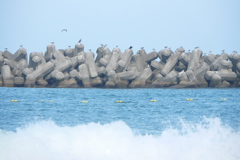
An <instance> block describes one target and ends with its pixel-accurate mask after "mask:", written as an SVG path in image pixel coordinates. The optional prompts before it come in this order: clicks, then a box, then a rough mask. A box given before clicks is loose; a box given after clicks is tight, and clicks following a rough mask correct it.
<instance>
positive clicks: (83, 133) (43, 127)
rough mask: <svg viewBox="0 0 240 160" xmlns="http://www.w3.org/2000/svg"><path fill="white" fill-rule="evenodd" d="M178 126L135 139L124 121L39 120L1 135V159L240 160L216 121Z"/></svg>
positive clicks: (239, 141) (237, 137)
mask: <svg viewBox="0 0 240 160" xmlns="http://www.w3.org/2000/svg"><path fill="white" fill-rule="evenodd" d="M180 123H181V125H182V128H181V129H175V128H172V127H169V128H168V129H165V130H164V131H163V132H162V133H161V134H160V135H157V136H156V135H151V134H146V135H141V134H135V133H134V132H133V131H132V129H131V128H130V127H129V126H128V125H127V124H126V123H124V122H123V121H117V122H112V123H108V124H104V125H103V124H100V123H89V124H85V125H77V126H74V127H68V126H63V127H60V126H58V125H56V124H55V122H54V121H51V120H49V121H40V122H36V123H32V124H29V125H27V126H25V127H24V128H17V130H16V132H12V131H4V130H0V159H10V160H15V159H18V160H32V159H35V160H43V159H44V160H79V159H90V160H94V159H97V160H99V159H100V160H101V159H102V160H108V159H109V160H118V159H119V160H122V159H126V160H134V159H138V160H146V159H158V160H159V159H163V160H175V159H178V160H188V159H189V160H190V159H191V160H192V159H195V160H196V159H201V160H202V159H205V160H206V159H207V160H208V159H209V160H214V159H216V160H221V159H231V160H235V159H236V160H237V159H240V153H239V151H238V149H239V148H240V133H239V132H236V131H233V130H232V129H231V128H230V127H228V126H224V125H222V123H221V120H220V119H219V118H209V119H208V118H205V119H204V120H203V121H202V122H199V123H197V124H192V123H187V122H185V121H184V120H181V121H180Z"/></svg>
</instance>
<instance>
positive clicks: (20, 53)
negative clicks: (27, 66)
mask: <svg viewBox="0 0 240 160" xmlns="http://www.w3.org/2000/svg"><path fill="white" fill-rule="evenodd" d="M21 59H27V50H26V49H25V48H19V49H18V50H17V51H16V52H15V54H14V55H13V56H12V60H14V61H16V62H19V61H20V60H21Z"/></svg>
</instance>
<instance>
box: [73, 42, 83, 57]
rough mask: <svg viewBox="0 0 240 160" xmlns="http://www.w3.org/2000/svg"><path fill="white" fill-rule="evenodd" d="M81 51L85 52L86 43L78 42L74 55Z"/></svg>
mask: <svg viewBox="0 0 240 160" xmlns="http://www.w3.org/2000/svg"><path fill="white" fill-rule="evenodd" d="M79 52H84V45H83V44H82V43H77V44H75V48H74V51H73V53H74V55H73V56H77V55H78V53H79Z"/></svg>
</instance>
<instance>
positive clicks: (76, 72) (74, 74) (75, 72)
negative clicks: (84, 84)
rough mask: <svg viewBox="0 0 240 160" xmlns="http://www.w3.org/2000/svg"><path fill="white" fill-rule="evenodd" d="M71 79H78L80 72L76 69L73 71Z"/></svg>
mask: <svg viewBox="0 0 240 160" xmlns="http://www.w3.org/2000/svg"><path fill="white" fill-rule="evenodd" d="M69 74H70V77H71V78H76V77H77V76H78V74H79V73H78V71H77V70H76V69H74V70H72V71H71V72H70V73H69Z"/></svg>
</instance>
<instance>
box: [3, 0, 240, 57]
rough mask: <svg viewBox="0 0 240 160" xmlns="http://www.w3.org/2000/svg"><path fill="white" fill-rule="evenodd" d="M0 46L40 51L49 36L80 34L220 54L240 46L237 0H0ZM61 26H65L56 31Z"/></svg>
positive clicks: (87, 39) (93, 45)
mask: <svg viewBox="0 0 240 160" xmlns="http://www.w3.org/2000/svg"><path fill="white" fill-rule="evenodd" d="M0 6H1V9H0V19H1V27H0V50H1V51H4V48H8V50H9V51H10V52H12V53H15V51H16V50H17V49H18V48H19V46H20V45H21V44H22V45H23V46H24V48H26V49H27V52H28V53H30V52H34V51H38V52H44V51H45V50H46V46H47V45H48V44H50V42H52V41H54V42H55V44H56V48H57V49H66V48H67V47H68V46H69V45H71V46H72V47H74V45H75V44H76V43H77V42H78V40H79V39H80V38H81V39H82V43H83V44H84V45H85V50H86V51H87V50H88V49H92V51H94V52H95V51H96V49H97V47H99V46H100V44H108V47H109V48H110V50H112V49H113V48H114V47H115V46H116V45H118V46H119V48H121V50H122V51H124V50H125V49H127V48H128V47H129V46H133V51H134V52H135V53H136V52H137V51H138V50H139V49H140V48H141V47H144V48H145V49H146V51H147V52H151V51H152V49H153V48H155V49H156V50H157V51H159V50H161V49H163V48H164V46H169V47H171V48H172V50H175V49H176V48H178V47H180V46H183V47H184V48H185V49H186V50H189V49H191V50H193V49H194V47H195V46H199V47H200V49H201V50H202V51H203V52H206V53H208V52H209V51H212V52H213V53H214V54H220V53H221V51H222V50H223V49H225V51H226V52H227V53H229V54H230V53H232V51H233V50H236V51H238V52H240V18H239V17H240V1H239V0H141V1H139V0H84V1H83V0H67V1H65V0H62V1H61V0H1V1H0ZM63 28H66V29H67V30H68V32H61V30H62V29H63Z"/></svg>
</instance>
